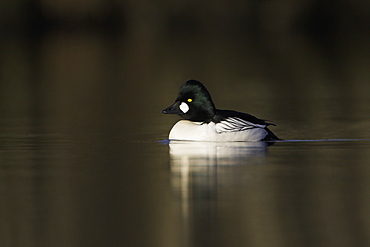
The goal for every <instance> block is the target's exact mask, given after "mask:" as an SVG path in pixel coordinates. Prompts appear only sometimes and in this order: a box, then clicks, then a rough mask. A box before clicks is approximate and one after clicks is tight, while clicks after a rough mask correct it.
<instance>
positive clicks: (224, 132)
mask: <svg viewBox="0 0 370 247" xmlns="http://www.w3.org/2000/svg"><path fill="white" fill-rule="evenodd" d="M237 122H238V124H235V123H234V124H235V125H236V126H235V125H234V124H230V122H228V123H227V125H225V123H222V124H221V123H218V124H215V123H213V122H210V123H201V122H191V121H188V120H180V121H178V122H177V123H176V124H175V125H174V126H173V127H172V129H171V131H170V134H169V139H170V140H183V141H185V140H186V141H217V142H224V141H260V140H262V139H263V138H265V136H266V135H267V131H266V130H265V129H264V128H263V127H264V125H257V124H252V125H249V122H248V124H246V125H245V126H244V127H242V126H240V125H241V122H239V121H237ZM219 124H221V126H218V125H219ZM229 124H230V126H229Z"/></svg>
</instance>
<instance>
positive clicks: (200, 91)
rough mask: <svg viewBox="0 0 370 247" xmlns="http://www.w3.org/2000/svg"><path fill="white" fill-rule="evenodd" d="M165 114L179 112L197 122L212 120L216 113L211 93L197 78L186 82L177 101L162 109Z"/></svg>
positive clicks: (178, 113) (180, 114) (183, 116)
mask: <svg viewBox="0 0 370 247" xmlns="http://www.w3.org/2000/svg"><path fill="white" fill-rule="evenodd" d="M162 113H164V114H177V115H179V116H180V117H182V118H184V119H187V120H190V121H195V122H210V121H211V120H212V118H213V117H214V116H215V114H216V108H215V105H214V104H213V101H212V98H211V95H210V94H209V92H208V90H207V89H206V88H205V87H204V86H203V84H202V83H200V82H199V81H196V80H189V81H187V82H185V83H184V84H183V85H182V86H181V88H180V91H179V95H178V96H177V99H176V100H175V103H174V104H172V105H171V106H169V107H167V108H166V109H164V110H163V111H162Z"/></svg>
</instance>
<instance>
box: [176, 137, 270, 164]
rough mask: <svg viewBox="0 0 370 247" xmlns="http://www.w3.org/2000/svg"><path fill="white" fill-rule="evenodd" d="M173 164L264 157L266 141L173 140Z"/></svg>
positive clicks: (211, 162)
mask: <svg viewBox="0 0 370 247" xmlns="http://www.w3.org/2000/svg"><path fill="white" fill-rule="evenodd" d="M169 147H170V155H171V165H172V166H178V165H181V166H188V165H196V166H199V165H233V164H238V163H240V160H241V159H243V158H247V157H264V156H265V154H266V150H267V143H266V142H189V141H187V142H186V141H182V142H180V141H171V142H170V144H169Z"/></svg>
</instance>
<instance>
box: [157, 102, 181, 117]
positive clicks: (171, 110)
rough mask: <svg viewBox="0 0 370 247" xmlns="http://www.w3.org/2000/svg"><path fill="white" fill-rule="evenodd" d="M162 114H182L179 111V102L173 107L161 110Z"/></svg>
mask: <svg viewBox="0 0 370 247" xmlns="http://www.w3.org/2000/svg"><path fill="white" fill-rule="evenodd" d="M162 113H163V114H183V112H182V111H181V109H180V102H179V101H176V102H175V103H174V104H173V105H171V106H169V107H167V108H166V109H164V110H162Z"/></svg>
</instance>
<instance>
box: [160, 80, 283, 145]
mask: <svg viewBox="0 0 370 247" xmlns="http://www.w3.org/2000/svg"><path fill="white" fill-rule="evenodd" d="M162 113H164V114H177V115H179V116H180V117H182V118H183V119H184V120H180V121H178V122H177V123H176V124H175V125H174V126H173V127H172V129H171V131H170V134H169V139H170V140H181V141H275V140H279V138H278V137H277V136H276V135H274V133H272V131H271V130H269V129H268V128H267V126H269V125H275V124H272V123H268V122H266V121H265V120H262V119H258V118H256V117H254V116H252V115H250V114H247V113H241V112H237V111H231V110H219V109H216V107H215V105H214V103H213V101H212V98H211V95H210V94H209V92H208V90H207V89H206V88H205V86H204V85H203V84H202V83H200V82H199V81H196V80H189V81H187V82H185V83H184V84H183V85H182V86H181V87H180V91H179V94H178V96H177V99H176V100H175V103H174V104H173V105H171V106H169V107H167V108H166V109H164V110H163V111H162Z"/></svg>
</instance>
